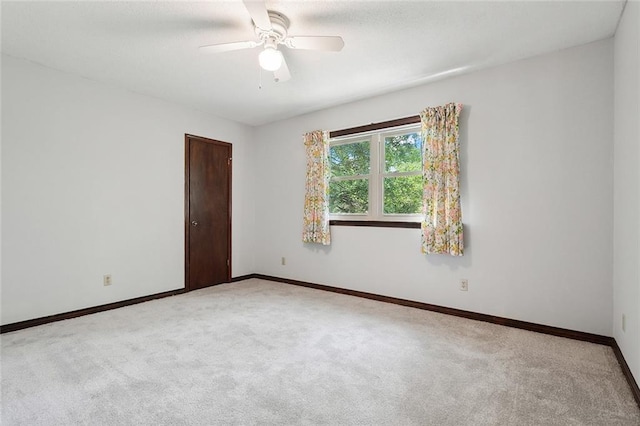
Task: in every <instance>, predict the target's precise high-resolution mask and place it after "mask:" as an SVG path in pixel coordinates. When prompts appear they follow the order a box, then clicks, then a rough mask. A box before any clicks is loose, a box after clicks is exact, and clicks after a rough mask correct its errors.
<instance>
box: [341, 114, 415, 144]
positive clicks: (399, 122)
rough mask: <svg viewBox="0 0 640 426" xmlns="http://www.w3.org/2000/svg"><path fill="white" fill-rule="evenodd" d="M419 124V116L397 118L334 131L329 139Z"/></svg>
mask: <svg viewBox="0 0 640 426" xmlns="http://www.w3.org/2000/svg"><path fill="white" fill-rule="evenodd" d="M419 122H420V116H419V115H412V116H410V117H403V118H397V119H395V120H389V121H382V122H380V123H371V124H366V125H364V126H358V127H351V128H349V129H342V130H334V131H332V132H329V137H330V138H337V137H340V136H347V135H355V134H356V133H364V132H371V131H374V130H380V129H386V128H388V127H398V126H404V125H406V124H416V123H419Z"/></svg>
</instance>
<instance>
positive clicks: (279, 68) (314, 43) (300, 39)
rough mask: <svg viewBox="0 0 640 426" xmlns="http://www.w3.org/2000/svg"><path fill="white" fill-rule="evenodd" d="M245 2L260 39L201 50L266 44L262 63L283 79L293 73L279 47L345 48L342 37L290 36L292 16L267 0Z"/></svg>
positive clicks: (245, 47)
mask: <svg viewBox="0 0 640 426" xmlns="http://www.w3.org/2000/svg"><path fill="white" fill-rule="evenodd" d="M243 3H244V6H245V7H246V8H247V11H248V12H249V15H250V16H251V19H252V21H253V27H254V29H255V32H256V36H257V40H249V41H236V42H232V43H219V44H210V45H207V46H200V50H201V51H203V52H209V53H221V52H229V51H232V50H240V49H250V48H254V47H258V46H263V50H262V52H260V54H259V55H258V60H259V62H260V66H261V67H262V68H263V69H265V70H267V71H273V73H274V77H275V81H276V82H279V81H280V82H282V81H287V80H289V79H290V78H291V73H290V72H289V67H287V63H286V61H285V59H284V56H282V52H281V51H279V50H278V46H286V47H288V48H289V49H307V50H322V51H330V52H339V51H340V50H342V48H343V47H344V41H343V40H342V37H339V36H290V35H289V34H288V33H287V30H288V29H289V19H288V18H287V17H286V16H285V15H283V14H282V13H279V12H276V11H273V10H267V7H266V5H265V3H264V1H260V0H243Z"/></svg>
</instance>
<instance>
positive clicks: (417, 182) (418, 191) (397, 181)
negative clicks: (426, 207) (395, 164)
mask: <svg viewBox="0 0 640 426" xmlns="http://www.w3.org/2000/svg"><path fill="white" fill-rule="evenodd" d="M421 211H422V175H414V176H398V177H387V178H384V213H385V214H415V213H420V212H421Z"/></svg>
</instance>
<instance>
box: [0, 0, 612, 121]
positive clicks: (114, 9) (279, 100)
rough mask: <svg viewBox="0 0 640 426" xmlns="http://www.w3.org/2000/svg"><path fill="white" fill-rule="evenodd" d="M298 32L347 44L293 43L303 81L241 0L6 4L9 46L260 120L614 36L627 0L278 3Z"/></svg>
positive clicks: (118, 82)
mask: <svg viewBox="0 0 640 426" xmlns="http://www.w3.org/2000/svg"><path fill="white" fill-rule="evenodd" d="M266 3H267V7H268V8H269V9H272V10H276V11H278V12H281V13H284V14H285V15H287V16H288V17H289V19H290V20H291V26H290V28H289V34H291V35H340V36H342V38H343V39H344V42H345V47H344V49H343V50H342V52H339V53H335V52H313V51H303V50H295V51H294V50H287V49H286V48H284V50H285V52H284V54H285V57H286V59H287V63H288V64H289V69H290V70H291V74H292V79H291V80H289V81H288V82H285V83H275V82H274V81H273V80H272V74H271V73H267V72H264V71H263V72H262V89H260V88H259V87H258V86H259V75H260V72H259V68H258V63H257V56H258V53H259V49H251V50H243V51H235V52H226V53H221V54H203V53H201V52H200V51H199V50H198V46H201V45H207V44H214V43H223V42H231V41H242V40H251V39H253V37H254V33H253V29H252V26H251V19H250V17H249V14H248V12H247V11H246V9H245V7H244V5H243V4H242V2H241V0H235V1H210V2H190V1H174V2H118V1H110V2H89V1H84V2H79V1H75V2H56V1H46V2H24V1H17V2H9V1H2V9H1V14H2V53H4V54H7V55H10V56H13V57H17V58H23V59H27V60H30V61H33V62H37V63H40V64H43V65H46V66H48V67H51V68H55V69H59V70H63V71H67V72H70V73H74V74H77V75H81V76H83V77H86V78H89V79H92V80H96V81H100V82H104V83H107V84H110V85H114V86H118V87H122V88H126V89H128V90H131V91H135V92H138V93H143V94H146V95H150V96H154V97H157V98H161V99H165V100H168V101H171V102H177V103H179V104H183V105H186V106H189V107H192V108H196V109H199V110H202V111H206V112H210V113H212V114H215V115H216V116H219V117H224V118H228V119H231V120H235V121H239V122H242V123H246V124H249V125H260V124H263V123H267V122H270V121H274V120H279V119H283V118H288V117H293V116H296V115H299V114H302V113H306V112H311V111H314V110H318V109H321V108H325V107H329V106H333V105H337V104H341V103H345V102H349V101H352V100H356V99H361V98H365V97H369V96H373V95H377V94H381V93H385V92H389V91H393V90H397V89H400V88H406V87H411V86H415V85H418V84H422V83H424V82H427V81H430V80H434V79H437V78H443V77H444V76H447V75H453V74H459V73H463V72H468V71H470V70H475V69H480V68H485V67H488V66H493V65H497V64H500V63H505V62H508V61H513V60H516V59H520V58H526V57H530V56H534V55H538V54H541V53H546V52H551V51H555V50H559V49H563V48H566V47H570V46H575V45H579V44H584V43H588V42H591V41H595V40H599V39H603V38H606V37H610V36H612V35H613V34H614V32H615V28H616V25H617V22H618V19H619V17H620V14H621V12H622V9H623V7H624V0H611V1H603V2H595V1H588V2H576V1H548V2H540V1H533V2H522V1H503V2H485V1H470V2H452V1H445V2H436V1H353V0H351V1H346V0H343V1H333V0H324V1H318V0H316V1H302V0H298V1H284V0H281V1H277V0H267V1H266Z"/></svg>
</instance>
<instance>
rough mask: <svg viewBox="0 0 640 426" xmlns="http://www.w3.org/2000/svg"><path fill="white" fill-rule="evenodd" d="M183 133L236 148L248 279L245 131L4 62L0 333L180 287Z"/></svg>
mask: <svg viewBox="0 0 640 426" xmlns="http://www.w3.org/2000/svg"><path fill="white" fill-rule="evenodd" d="M185 133H190V134H195V135H199V136H205V137H209V138H214V139H219V140H223V141H226V142H230V143H232V144H233V155H234V169H233V184H232V185H233V218H232V220H233V241H232V245H233V252H232V256H233V264H232V270H233V275H234V276H239V275H243V274H248V273H251V272H253V269H254V265H253V250H252V244H251V240H252V234H253V232H252V226H253V212H254V205H253V201H252V197H251V195H250V193H251V191H252V184H251V181H252V179H253V174H252V172H251V167H250V163H249V162H250V155H249V154H250V150H249V148H248V143H249V136H250V133H251V129H250V128H249V127H247V126H244V125H241V124H238V123H234V122H231V121H227V120H223V119H219V118H216V117H213V116H211V115H207V114H204V113H200V112H196V111H193V110H188V109H186V108H181V107H179V106H176V105H172V104H169V103H166V102H163V101H160V100H157V99H154V98H150V97H146V96H141V95H138V94H134V93H131V92H127V91H124V90H121V89H116V88H113V87H108V86H104V85H101V84H98V83H95V82H92V81H89V80H86V79H83V78H80V77H77V76H73V75H70V74H65V73H62V72H58V71H55V70H51V69H48V68H45V67H42V66H39V65H35V64H32V63H29V62H25V61H22V60H18V59H14V58H10V57H7V56H3V57H2V228H3V235H2V323H3V324H7V323H12V322H16V321H21V320H25V319H31V318H37V317H42V316H46V315H51V314H56V313H60V312H67V311H71V310H74V309H80V308H84V307H89V306H96V305H100V304H104V303H109V302H114V301H119V300H124V299H130V298H134V297H138V296H144V295H149V294H154V293H159V292H162V291H167V290H172V289H178V288H182V287H184V135H185ZM107 273H110V274H112V277H113V285H111V286H110V287H104V286H103V285H102V276H103V274H107Z"/></svg>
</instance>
